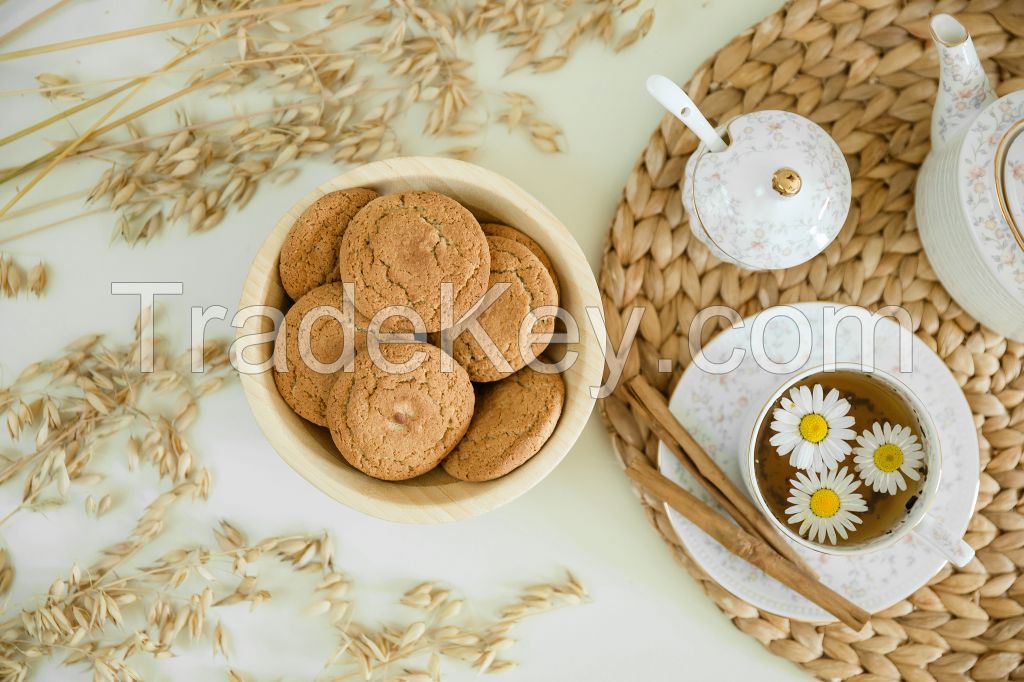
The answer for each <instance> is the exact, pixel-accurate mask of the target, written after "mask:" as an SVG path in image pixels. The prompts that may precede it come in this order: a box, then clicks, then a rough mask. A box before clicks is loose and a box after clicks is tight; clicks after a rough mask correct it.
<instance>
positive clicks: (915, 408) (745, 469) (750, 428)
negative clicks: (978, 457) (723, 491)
mask: <svg viewBox="0 0 1024 682" xmlns="http://www.w3.org/2000/svg"><path fill="white" fill-rule="evenodd" d="M834 368H835V370H839V371H844V372H850V373H855V374H860V375H863V376H866V377H869V378H871V379H872V380H875V381H878V382H880V383H882V384H884V385H885V386H886V387H888V388H889V389H890V390H891V391H893V392H894V393H895V394H896V395H897V396H899V397H900V398H901V399H902V400H903V401H904V403H905V404H906V405H907V407H908V408H909V409H910V410H911V412H912V413H913V414H914V416H915V417H916V419H917V421H918V425H919V427H920V430H921V437H922V438H921V440H922V443H921V446H922V449H923V451H924V453H925V461H926V463H927V473H926V475H925V480H924V483H923V485H922V487H921V491H920V493H919V495H918V500H917V502H916V503H915V504H914V505H913V507H912V508H911V509H910V511H908V512H907V514H906V515H904V516H903V518H902V519H901V520H900V521H898V522H897V523H896V524H894V525H893V526H892V527H891V528H889V529H888V530H886V531H885V532H884V533H883V534H882V535H879V536H877V537H874V538H871V539H869V540H865V541H863V542H859V543H851V544H845V545H828V544H822V543H819V542H814V541H812V540H809V539H807V538H804V537H802V536H800V535H799V534H797V532H796V529H795V527H794V526H790V525H789V524H787V523H785V521H784V520H782V519H778V518H777V517H776V516H775V515H774V514H773V513H772V512H771V510H770V508H769V507H768V503H767V501H766V500H765V497H764V495H763V494H762V492H761V490H760V486H759V483H758V480H757V477H756V475H755V472H754V461H755V456H756V454H757V452H756V447H757V435H758V432H759V431H760V429H761V425H762V424H763V423H764V422H765V420H766V419H770V418H771V413H772V409H773V407H774V406H775V404H776V401H778V400H779V398H781V397H782V396H783V395H784V394H785V393H786V392H787V391H789V389H790V388H792V387H793V386H794V385H796V384H798V383H799V382H801V381H803V380H804V379H806V378H808V377H810V376H812V375H814V374H819V373H821V372H822V368H821V367H815V368H812V369H809V370H805V371H803V372H801V373H799V374H797V375H796V376H792V377H790V378H788V379H787V380H786V381H785V382H784V383H783V384H782V385H781V386H779V388H778V389H777V390H776V391H775V392H774V393H773V394H772V396H771V397H770V398H769V399H768V401H767V402H766V403H765V405H764V406H763V407H762V408H761V409H760V411H759V412H757V413H756V414H754V415H752V417H751V418H748V420H747V424H746V425H744V427H743V430H742V431H741V433H742V434H743V437H742V438H741V440H740V443H741V446H740V447H741V450H740V471H741V472H742V475H743V479H744V481H745V482H746V485H747V489H748V490H749V491H750V495H751V497H752V498H753V499H754V503H755V504H756V505H757V506H758V507H759V508H760V509H761V512H762V513H763V514H764V515H765V516H766V517H768V519H769V520H770V521H771V522H772V524H773V525H774V526H775V527H776V528H778V530H779V531H780V532H782V533H783V534H784V535H785V536H786V537H788V538H791V539H792V540H793V541H794V542H796V543H799V544H800V545H803V546H804V547H808V548H810V549H813V550H814V551H816V552H822V553H824V554H836V555H855V554H865V553H868V552H873V551H875V550H878V549H882V548H883V547H888V546H890V545H893V544H895V543H896V542H899V540H900V539H901V538H903V537H905V536H906V535H908V534H909V533H911V532H913V534H914V538H915V539H917V540H920V541H921V542H923V543H924V544H926V545H928V546H930V547H932V548H933V549H934V550H935V551H937V552H939V553H940V554H942V555H943V556H945V557H946V559H948V560H949V561H950V562H951V563H952V564H953V565H955V566H964V565H966V564H967V563H968V562H970V560H971V559H972V558H973V557H974V550H973V549H972V548H971V546H970V545H968V544H967V543H966V542H964V541H963V540H962V539H960V538H958V537H955V536H954V535H953V534H952V533H950V532H949V531H948V530H947V529H946V528H945V527H943V526H942V524H941V523H940V522H939V521H938V520H936V519H935V518H934V517H933V516H929V514H928V510H929V508H930V507H931V505H932V502H934V501H935V495H936V493H937V492H938V489H939V479H940V476H941V473H942V453H941V452H940V448H939V438H938V433H937V431H936V429H935V424H934V423H933V422H932V419H931V417H930V416H929V414H928V410H927V409H926V408H925V406H924V404H923V403H922V402H921V400H920V399H919V398H918V397H917V396H916V395H915V394H914V393H913V392H912V391H911V390H910V389H909V388H907V387H906V386H905V385H904V384H903V383H902V382H900V381H899V380H897V379H896V378H895V377H893V376H891V375H889V374H886V373H885V372H882V371H880V370H877V369H876V370H874V371H871V372H867V371H864V370H863V369H862V368H861V366H860V365H859V364H851V363H836V364H835V366H834ZM855 428H856V427H855ZM772 455H775V453H772ZM840 466H847V467H848V468H849V469H850V471H851V472H853V473H855V472H854V469H853V466H852V455H847V458H846V459H845V460H844V461H843V463H842V464H840ZM855 475H856V474H855Z"/></svg>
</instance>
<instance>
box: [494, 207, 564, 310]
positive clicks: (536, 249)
mask: <svg viewBox="0 0 1024 682" xmlns="http://www.w3.org/2000/svg"><path fill="white" fill-rule="evenodd" d="M480 228H481V229H483V231H484V234H485V235H487V236H488V237H504V238H505V239H511V240H512V241H514V242H519V243H520V244H522V245H523V246H525V247H526V248H528V249H529V250H530V253H532V254H533V255H534V256H536V257H537V258H538V259H539V260H540V262H541V263H543V264H544V267H545V268H546V269H547V271H548V274H549V275H551V281H552V282H554V284H555V294H556V295H557V296H558V297H559V298H561V295H562V287H561V286H559V284H558V273H557V272H555V266H554V265H552V264H551V259H550V258H548V254H547V253H545V252H544V249H542V248H540V244H538V243H537V242H535V241H533V239H531V238H530V237H528V236H527V235H526V233H525V232H520V231H519V230H517V229H516V228H514V227H509V226H508V225H502V224H500V223H480Z"/></svg>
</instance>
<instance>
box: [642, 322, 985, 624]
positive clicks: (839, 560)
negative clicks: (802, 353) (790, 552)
mask: <svg viewBox="0 0 1024 682" xmlns="http://www.w3.org/2000/svg"><path fill="white" fill-rule="evenodd" d="M789 307H791V308H793V309H795V310H796V311H798V312H799V313H801V314H802V315H803V316H804V317H805V318H806V320H807V321H808V323H809V328H810V332H811V334H810V357H809V359H808V360H807V361H806V362H805V363H803V364H802V365H801V366H799V367H787V368H786V370H785V373H783V374H782V375H780V374H779V373H773V372H770V371H768V370H766V369H764V368H763V367H762V366H761V365H770V364H771V362H774V363H779V364H784V363H787V362H790V361H792V360H793V358H794V357H795V356H796V355H797V352H798V349H799V347H800V331H799V329H798V326H797V324H796V323H794V322H793V321H792V320H788V319H785V318H777V319H774V320H772V321H771V322H769V323H768V324H767V326H765V327H764V334H763V340H764V354H763V355H759V354H760V351H761V349H760V347H759V344H756V343H755V344H751V333H750V332H751V329H752V328H753V327H754V326H755V320H756V318H757V317H758V315H755V316H753V317H749V318H747V319H745V320H744V321H743V326H742V327H739V328H734V329H729V330H726V331H724V332H722V333H721V334H719V335H718V336H716V337H715V338H714V339H713V340H712V341H711V342H710V343H708V344H707V345H706V346H705V348H704V349H703V350H702V351H701V354H700V355H703V358H704V359H706V360H708V361H709V362H712V363H724V362H725V361H726V360H728V359H729V358H730V356H731V355H732V354H733V352H734V350H735V349H738V350H740V351H741V352H743V359H742V362H740V363H739V365H738V366H737V367H736V369H734V370H732V371H731V372H727V373H724V374H713V373H709V372H708V371H705V370H704V369H702V368H701V367H700V366H699V365H698V362H697V361H695V362H693V363H691V364H690V366H689V367H687V369H686V371H685V372H683V376H682V378H681V379H680V381H679V384H678V385H677V386H676V389H675V391H674V392H673V393H672V397H671V399H670V401H669V406H670V408H671V410H672V413H673V414H674V415H675V416H676V418H678V419H679V421H680V422H681V423H682V424H683V426H685V427H686V428H687V430H689V432H690V433H691V434H692V435H693V437H694V438H695V439H696V440H697V441H698V442H699V443H700V444H701V445H702V446H703V447H704V449H705V450H706V451H707V452H708V454H709V455H710V456H711V457H712V458H713V459H714V460H715V461H716V462H717V463H718V465H719V466H720V467H721V468H722V470H723V471H724V472H725V473H726V475H728V476H729V477H730V478H732V479H733V481H735V482H736V483H737V485H738V486H739V487H740V488H741V489H743V488H744V484H743V483H742V477H741V475H740V466H739V452H740V447H741V445H740V442H739V441H740V438H741V434H740V433H739V429H738V428H737V425H738V424H740V423H743V420H744V417H745V415H746V414H747V413H748V411H749V410H751V409H760V408H761V407H762V406H763V405H764V403H765V402H766V401H767V400H768V398H769V397H770V396H771V394H772V392H773V391H774V389H775V388H777V387H778V386H779V384H780V382H781V381H783V380H784V377H785V376H790V375H795V374H797V373H798V372H800V371H802V370H804V369H808V368H812V367H814V366H821V365H822V364H823V362H824V358H825V355H824V350H823V349H824V346H825V337H826V334H825V331H824V330H825V311H826V309H827V308H833V309H835V310H837V311H838V310H841V309H843V308H848V306H844V305H842V304H838V303H820V302H819V303H798V304H794V305H792V306H789ZM763 314H764V313H759V315H763ZM859 327H860V324H859V322H858V321H857V320H855V319H847V320H844V321H842V322H840V323H839V325H838V327H837V328H836V334H835V338H836V343H835V346H836V353H835V358H834V360H835V361H838V362H861V361H862V348H861V331H860V328H859ZM806 331H807V329H806V327H805V329H804V334H805V335H806ZM899 335H900V329H899V326H898V325H897V324H896V323H895V322H894V321H893V320H892V319H889V318H886V319H881V320H879V321H878V323H877V326H876V327H875V334H874V360H873V362H871V365H872V366H874V367H875V368H877V369H880V370H883V371H886V372H888V373H889V374H891V375H892V376H894V377H896V378H898V379H899V380H900V381H902V382H903V383H904V384H906V385H907V386H908V387H909V388H910V389H911V390H913V391H914V392H915V393H916V394H917V395H919V396H921V398H922V400H924V402H925V403H926V404H927V406H928V409H929V411H930V413H931V415H932V417H933V419H934V421H935V424H936V427H937V430H938V436H939V441H940V443H941V449H942V453H943V461H942V478H941V481H940V485H939V490H938V493H937V494H936V496H935V502H934V504H933V505H932V508H931V513H932V514H933V515H934V516H935V517H936V518H937V519H938V520H940V521H941V522H943V525H945V526H946V528H948V529H949V530H950V531H951V532H953V533H955V534H956V536H957V537H959V536H961V535H962V534H963V533H964V531H966V529H967V524H968V521H969V520H970V518H971V514H972V513H973V511H974V504H975V501H976V500H977V497H978V476H979V467H978V438H977V433H976V431H975V428H974V420H973V417H972V415H971V410H970V407H968V405H967V401H966V399H965V398H964V395H963V392H962V391H961V390H960V387H959V385H958V384H957V382H956V380H955V379H954V378H953V375H952V374H950V372H949V370H948V369H947V368H946V365H945V363H943V362H942V360H941V359H940V358H939V357H938V356H937V355H935V353H934V352H932V350H931V349H929V348H928V346H927V345H925V343H924V342H923V341H921V340H920V339H918V338H917V337H914V338H913V342H912V345H911V350H912V353H911V356H912V363H911V367H912V371H909V372H900V358H899V349H900V343H899ZM752 346H753V347H752ZM756 355H759V357H760V363H759V362H758V360H757V359H755V356H756ZM765 356H767V361H765ZM868 359H869V360H870V358H868ZM658 466H659V468H660V469H661V472H662V473H663V474H664V475H665V476H667V477H668V478H670V479H672V480H673V481H675V482H676V483H678V484H679V485H681V486H682V487H683V488H685V489H686V490H688V491H690V492H691V493H693V494H694V495H696V496H698V497H699V498H701V499H702V500H703V501H705V502H707V503H708V504H710V505H712V506H716V505H715V503H714V502H713V501H712V500H711V498H710V496H709V495H708V494H707V493H706V492H705V491H704V489H703V488H701V486H700V485H699V484H698V483H696V482H695V481H694V480H693V478H692V477H691V476H690V475H689V473H688V472H687V471H686V470H685V469H683V467H682V465H680V464H679V462H678V461H677V460H676V458H675V456H674V455H672V453H671V452H669V451H668V450H667V449H666V448H665V446H664V445H661V446H660V448H659V451H658ZM744 492H746V491H745V490H744ZM666 512H667V513H668V516H669V520H670V522H671V523H672V527H673V528H674V529H675V531H676V533H677V534H678V536H679V539H680V540H681V541H682V543H683V545H684V546H685V547H686V550H687V551H688V552H689V554H690V555H691V556H692V557H693V559H694V561H696V562H697V564H698V565H700V567H701V568H702V569H704V571H705V572H706V573H707V574H708V575H710V576H711V577H712V578H714V579H715V581H717V582H718V583H719V584H720V585H721V586H722V587H724V588H725V589H726V590H728V591H729V592H731V593H732V594H734V595H736V596H737V597H739V598H741V599H743V600H745V601H747V602H748V603H750V604H752V605H753V606H756V607H757V608H759V609H762V610H765V611H769V612H771V613H775V614H778V615H780V616H784V617H786V618H794V619H797V620H804V621H815V622H828V621H834V620H835V618H833V617H832V616H831V615H829V614H828V613H826V612H825V611H823V610H822V609H820V608H819V607H817V606H815V605H814V604H812V603H811V602H809V601H807V600H806V599H804V598H803V597H801V596H800V595H798V594H797V593H795V592H793V591H792V590H790V589H789V588H787V587H785V586H783V585H782V584H781V583H779V582H777V581H776V580H774V579H773V578H770V577H768V576H767V575H765V574H764V573H763V572H761V571H760V570H759V569H757V568H755V567H753V566H751V565H750V564H748V563H747V562H745V561H743V560H742V559H740V558H738V557H736V556H733V555H732V554H730V553H729V552H728V551H727V550H726V549H725V548H723V547H722V546H721V545H719V544H718V543H717V542H715V541H714V540H712V539H711V538H710V537H709V536H707V535H706V534H705V533H704V532H703V531H701V530H700V529H698V528H697V527H696V526H694V525H693V524H692V523H690V522H689V521H687V520H686V519H685V518H683V517H682V516H680V515H679V514H678V513H677V512H675V511H674V510H673V509H671V508H669V507H667V506H666ZM793 546H794V547H795V548H796V550H797V551H798V552H799V553H800V554H801V555H802V556H803V557H804V558H806V560H807V561H808V563H809V564H810V565H811V567H812V568H813V569H814V570H815V571H816V572H817V573H818V575H819V576H820V577H821V580H822V582H824V583H825V584H826V585H828V586H830V587H831V588H833V589H834V590H836V591H837V592H839V593H840V594H842V595H844V596H846V597H847V598H848V599H850V600H851V601H852V602H854V603H855V604H857V605H858V606H860V607H862V608H864V609H865V610H867V611H869V612H871V613H875V612H877V611H881V610H883V609H885V608H887V607H889V606H892V605H893V604H895V603H896V602H898V601H900V600H901V599H904V598H906V597H907V596H908V595H910V594H911V593H913V592H914V591H915V590H917V589H919V588H920V587H922V586H923V585H925V584H926V583H927V582H928V580H929V579H930V578H931V577H932V576H934V575H935V574H936V573H937V572H938V571H939V569H941V568H942V566H943V565H944V564H945V563H946V561H945V559H944V558H943V557H942V556H941V555H939V554H938V553H937V552H934V551H933V550H932V549H930V548H929V547H927V546H925V545H924V543H922V542H918V541H915V539H914V536H913V534H910V535H908V536H907V537H906V538H904V539H903V540H901V541H900V542H899V543H897V544H895V545H892V546H890V547H888V548H885V549H880V550H878V551H876V552H872V553H869V554H864V555H859V556H836V555H832V556H829V555H825V554H819V553H818V552H815V551H813V550H811V549H807V548H804V547H801V546H799V545H796V544H795V543H794V544H793Z"/></svg>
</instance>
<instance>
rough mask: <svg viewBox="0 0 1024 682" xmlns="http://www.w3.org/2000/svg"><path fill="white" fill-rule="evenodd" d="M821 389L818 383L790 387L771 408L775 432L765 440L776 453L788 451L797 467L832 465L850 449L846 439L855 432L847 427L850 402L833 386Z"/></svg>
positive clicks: (851, 418) (841, 459)
mask: <svg viewBox="0 0 1024 682" xmlns="http://www.w3.org/2000/svg"><path fill="white" fill-rule="evenodd" d="M824 393H825V391H824V389H822V387H821V384H815V385H814V388H813V389H811V388H807V387H806V386H800V387H798V388H792V389H790V391H789V397H788V398H783V399H782V402H781V407H779V408H776V409H775V411H774V412H772V417H773V418H774V419H775V421H773V422H772V423H771V427H772V430H773V431H774V432H775V434H774V435H773V436H772V437H771V439H770V440H769V441H768V442H770V443H771V444H772V445H774V446H775V448H776V450H777V451H778V453H779V455H780V456H785V455H787V454H788V455H789V463H790V464H792V465H793V466H794V467H796V468H797V469H810V470H811V471H824V470H825V469H835V468H836V466H838V464H839V463H840V462H842V461H843V459H844V458H845V457H846V456H847V455H848V454H850V450H851V449H852V446H851V445H850V443H849V442H848V441H850V440H853V437H854V436H855V435H856V434H855V433H854V432H853V431H852V430H850V427H851V426H853V417H851V416H849V412H850V403H849V401H847V400H846V398H841V397H839V391H837V390H836V389H834V388H833V389H832V390H831V391H829V392H828V395H824Z"/></svg>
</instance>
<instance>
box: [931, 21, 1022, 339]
mask: <svg viewBox="0 0 1024 682" xmlns="http://www.w3.org/2000/svg"><path fill="white" fill-rule="evenodd" d="M931 30H932V37H933V39H934V40H935V47H936V49H937V50H938V56H939V90H938V94H937V95H936V98H935V109H934V110H933V112H932V127H931V135H932V139H931V142H932V151H931V153H930V154H929V155H928V158H927V159H925V162H924V165H923V166H922V167H921V172H920V173H919V174H918V177H917V191H916V193H915V212H916V215H917V226H918V231H919V233H920V235H921V243H922V244H923V245H924V248H925V251H926V252H927V253H928V260H929V261H930V262H931V265H932V268H933V269H934V270H935V274H936V275H938V276H939V279H941V280H942V283H943V284H944V285H945V287H946V289H948V290H949V293H950V294H951V295H952V296H953V298H954V299H956V301H957V303H959V304H960V305H961V306H962V307H963V308H964V309H965V310H966V311H967V312H969V313H970V314H971V315H973V316H974V317H975V319H977V320H979V321H980V322H982V323H983V324H985V325H987V326H988V327H991V328H992V329H994V330H995V331H997V332H999V333H1000V334H1002V335H1003V336H1006V337H1009V338H1011V339H1015V340H1017V341H1024V135H1022V134H1021V133H1022V132H1024V90H1018V91H1016V92H1011V93H1009V94H1007V95H1005V96H1003V97H1001V98H999V99H996V96H995V91H994V90H993V89H992V84H991V83H990V82H989V79H988V75H987V74H986V73H985V70H984V69H983V68H982V65H981V62H980V61H979V59H978V54H977V53H976V52H975V50H974V45H973V44H972V42H971V38H970V36H969V35H968V34H967V30H966V29H965V28H964V27H963V26H962V25H961V24H960V23H959V22H958V21H956V19H954V18H953V17H951V16H949V15H948V14H938V15H936V16H935V17H934V18H933V19H932V21H931Z"/></svg>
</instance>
